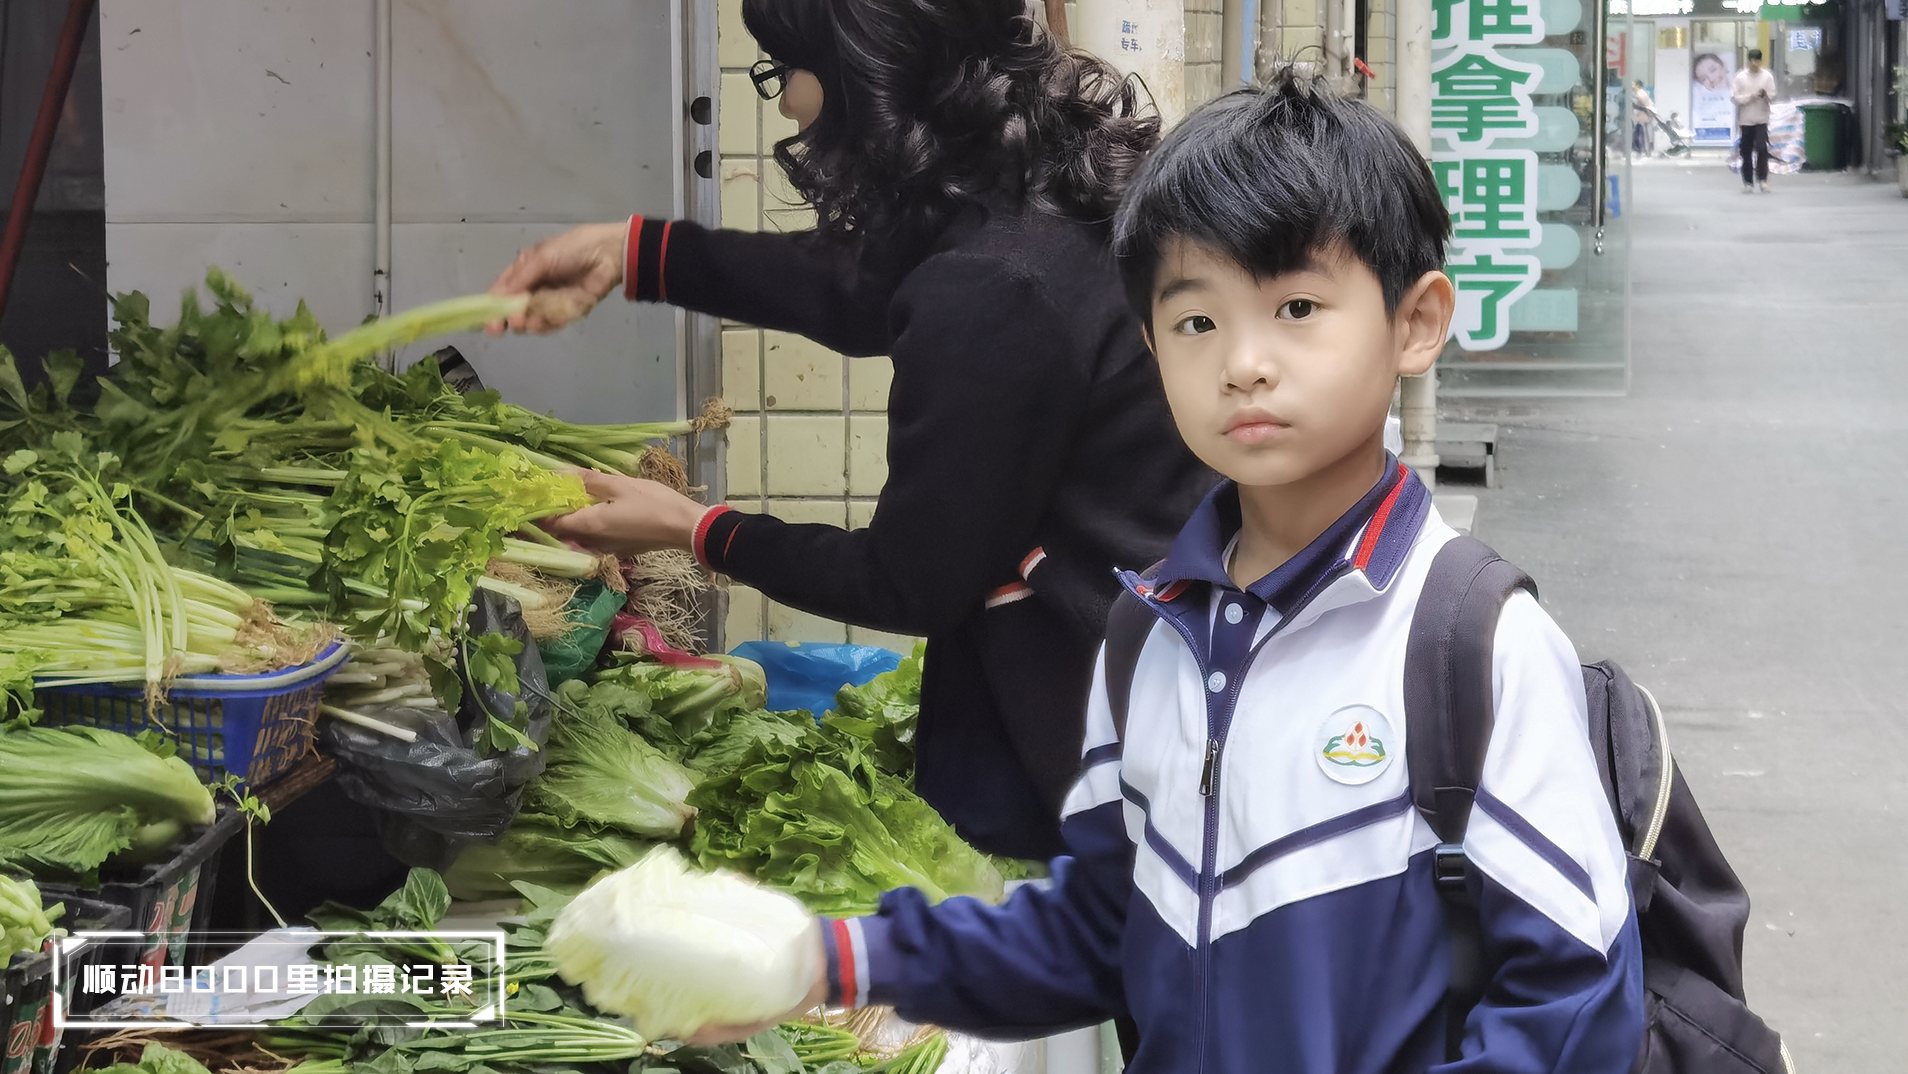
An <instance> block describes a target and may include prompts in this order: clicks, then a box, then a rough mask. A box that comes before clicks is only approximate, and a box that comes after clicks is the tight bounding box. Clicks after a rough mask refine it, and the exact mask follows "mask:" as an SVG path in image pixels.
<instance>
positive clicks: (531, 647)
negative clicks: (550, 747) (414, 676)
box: [319, 590, 550, 869]
mask: <svg viewBox="0 0 1908 1074" xmlns="http://www.w3.org/2000/svg"><path fill="white" fill-rule="evenodd" d="M468 633H469V635H470V636H472V637H482V636H484V635H487V634H502V635H504V636H506V637H509V638H512V639H515V640H516V641H517V642H519V643H520V644H521V645H522V648H521V649H520V650H519V651H518V653H517V654H516V656H515V657H514V658H513V659H514V661H515V664H516V672H517V680H518V693H516V694H509V693H505V692H504V691H502V690H499V689H497V688H495V687H491V686H486V685H483V684H481V683H475V682H472V680H471V676H470V674H469V672H468V670H467V669H466V668H465V667H464V659H463V654H462V651H461V649H460V652H459V655H458V676H459V678H460V679H461V680H462V683H463V698H462V703H461V704H460V705H459V707H458V712H457V715H456V716H455V717H452V716H451V715H450V714H449V713H446V712H445V711H443V710H442V709H441V708H429V709H417V708H401V707H395V706H390V707H381V708H373V709H369V710H367V711H366V712H365V713H364V714H365V715H367V716H371V717H373V718H375V719H377V720H380V721H382V722H385V723H389V724H392V725H394V726H397V727H402V728H406V729H408V730H411V731H415V732H416V733H417V741H415V742H404V741H402V740H400V739H397V738H393V737H391V736H389V735H386V734H382V733H380V732H377V731H373V730H370V729H368V728H363V727H359V726H357V725H355V724H350V723H346V722H344V721H343V720H326V721H325V722H324V724H323V725H322V727H321V729H320V735H319V747H320V749H321V750H322V751H323V752H325V753H328V754H330V755H331V756H333V757H335V758H337V760H338V785H339V787H340V788H341V789H343V791H344V792H345V794H346V795H348V796H349V797H350V798H351V799H352V800H353V801H355V802H358V803H360V804H363V805H367V806H370V807H372V808H374V809H376V810H378V811H379V818H378V827H379V831H380V834H381V835H382V837H383V840H384V843H385V847H386V849H388V850H389V851H390V852H391V853H392V854H393V855H394V856H396V857H397V858H398V859H399V860H401V861H403V862H405V863H406V864H408V865H416V866H423V867H425V868H431V869H446V868H449V867H450V863H451V862H452V861H454V860H456V858H457V855H458V853H459V852H461V851H462V850H463V848H464V847H466V846H468V845H470V844H471V843H494V842H496V841H497V840H498V839H501V838H502V837H503V833H504V830H505V829H506V828H508V827H510V822H511V821H512V820H513V819H515V818H516V815H517V804H518V802H519V800H520V799H521V798H522V797H523V786H524V784H526V783H528V782H529V781H530V780H531V779H533V778H535V777H536V776H537V775H539V774H540V773H541V772H542V771H543V752H542V750H541V749H540V748H539V749H531V748H529V747H527V746H518V747H516V748H514V749H511V750H509V751H507V752H504V753H491V754H489V755H486V753H485V751H483V750H480V749H479V748H478V741H479V737H480V736H481V735H483V734H484V733H485V730H486V726H487V723H488V718H489V714H490V713H496V714H497V715H499V716H501V717H504V718H506V719H508V718H509V717H510V716H511V714H513V713H515V712H516V708H517V704H518V702H520V701H521V702H522V703H523V704H524V705H525V706H526V708H527V709H528V726H527V728H526V729H525V730H526V734H527V735H528V737H529V739H530V741H532V742H534V743H536V744H537V746H538V747H541V746H542V744H543V741H544V739H545V737H546V736H548V734H549V731H550V703H549V695H550V691H549V682H548V679H547V678H546V676H545V674H544V669H543V658H542V657H541V656H539V655H538V654H537V646H536V642H535V641H534V640H533V639H532V638H531V637H530V631H529V628H527V627H526V626H524V622H523V615H522V613H521V612H520V611H519V610H518V608H517V603H516V601H514V600H511V599H510V598H508V597H501V596H498V595H496V594H494V593H490V592H487V591H483V590H479V591H478V593H477V597H476V599H475V600H474V601H473V602H472V606H471V611H470V616H469V620H468Z"/></svg>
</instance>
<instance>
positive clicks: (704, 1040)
mask: <svg viewBox="0 0 1908 1074" xmlns="http://www.w3.org/2000/svg"><path fill="white" fill-rule="evenodd" d="M808 942H809V944H810V946H811V947H812V948H813V950H814V953H815V980H814V983H813V984H811V985H810V986H809V989H808V995H807V996H806V997H804V998H803V999H802V1002H801V1004H800V1005H799V1006H797V1007H796V1008H795V1009H794V1010H792V1011H788V1012H786V1013H784V1014H781V1015H778V1016H776V1017H774V1018H771V1019H769V1020H768V1021H766V1022H757V1023H756V1024H754V1025H747V1026H703V1027H702V1028H701V1029H699V1030H697V1031H696V1032H695V1033H694V1034H692V1035H691V1036H690V1037H689V1039H688V1040H687V1041H684V1042H683V1043H685V1044H693V1045H696V1046H697V1047H701V1048H709V1047H713V1046H715V1045H718V1044H738V1043H740V1042H742V1041H745V1040H748V1039H749V1038H750V1037H753V1036H755V1035H756V1034H757V1033H760V1032H762V1031H764V1030H768V1029H774V1028H775V1027H776V1026H779V1025H781V1024H782V1023H783V1022H793V1021H797V1020H798V1019H800V1018H801V1017H802V1016H804V1015H806V1014H808V1012H810V1011H812V1010H814V1009H815V1008H817V1007H819V1006H821V1005H822V1004H824V1003H826V1002H828V957H827V955H826V954H825V953H824V952H823V951H822V934H821V919H820V918H816V919H815V923H814V927H813V928H811V929H810V930H809V933H808Z"/></svg>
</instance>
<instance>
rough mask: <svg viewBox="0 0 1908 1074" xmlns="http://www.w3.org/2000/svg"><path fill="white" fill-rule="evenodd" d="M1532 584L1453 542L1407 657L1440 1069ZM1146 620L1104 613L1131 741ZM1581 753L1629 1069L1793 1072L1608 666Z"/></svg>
mask: <svg viewBox="0 0 1908 1074" xmlns="http://www.w3.org/2000/svg"><path fill="white" fill-rule="evenodd" d="M1518 589H1527V590H1529V591H1530V592H1531V595H1532V596H1535V595H1536V592H1537V589H1536V586H1535V584H1534V583H1532V582H1531V580H1530V578H1529V576H1527V575H1526V574H1524V572H1523V571H1521V570H1518V569H1517V568H1516V567H1514V566H1512V565H1511V564H1510V563H1508V562H1506V561H1504V560H1503V559H1500V558H1499V557H1498V555H1497V553H1495V552H1493V551H1492V550H1491V549H1490V548H1489V546H1487V545H1485V544H1483V543H1482V542H1480V541H1477V540H1474V539H1472V538H1470V537H1458V538H1456V539H1454V540H1452V541H1450V542H1449V543H1447V544H1446V545H1445V546H1444V547H1443V548H1442V549H1440V550H1439V552H1438V554H1437V557H1436V558H1435V559H1434V560H1433V561H1432V564H1431V570H1430V574H1429V575H1428V576H1427V577H1426V579H1425V583H1424V590H1423V593H1422V594H1421V595H1420V596H1419V598H1418V607H1417V611H1416V612H1415V613H1414V615H1413V616H1412V621H1411V636H1410V639H1409V641H1408V642H1407V644H1406V647H1405V681H1404V693H1405V712H1406V719H1407V720H1408V721H1409V722H1410V724H1411V741H1410V744H1409V745H1408V746H1407V748H1406V761H1407V764H1408V766H1409V772H1410V782H1411V794H1412V799H1413V801H1414V803H1415V804H1416V806H1417V808H1418V811H1419V813H1420V814H1421V815H1422V816H1423V817H1424V819H1425V821H1426V822H1427V823H1428V824H1429V825H1430V826H1431V830H1432V831H1433V832H1435V833H1436V834H1437V837H1438V840H1439V845H1438V846H1437V848H1436V849H1435V850H1434V851H1433V854H1434V855H1435V860H1434V866H1433V872H1434V875H1435V877H1436V881H1435V882H1436V884H1437V886H1438V893H1439V896H1440V898H1441V900H1442V903H1443V905H1444V909H1445V919H1446V923H1447V925H1448V926H1449V929H1450V932H1451V934H1452V937H1453V943H1452V962H1453V966H1452V974H1451V984H1450V987H1449V989H1448V990H1447V992H1446V995H1445V1018H1446V1027H1447V1032H1446V1036H1445V1040H1446V1048H1447V1050H1448V1058H1450V1059H1452V1060H1456V1059H1457V1058H1458V1047H1459V1045H1460V1043H1461V1042H1462V1040H1463V1027H1464V1021H1465V1017H1466V1016H1467V1015H1468V1014H1469V1013H1470V1010H1471V1008H1472V1007H1473V1006H1474V1005H1475V1004H1476V1003H1477V1001H1478V999H1479V998H1481V997H1482V996H1483V994H1484V988H1485V986H1486V984H1487V983H1488V982H1489V980H1490V973H1489V970H1488V968H1487V967H1486V966H1485V963H1484V953H1483V945H1482V941H1481V937H1480V932H1479V927H1478V919H1477V908H1476V906H1475V905H1474V904H1473V902H1472V901H1471V896H1470V894H1469V893H1468V891H1467V889H1466V885H1465V882H1466V879H1467V878H1468V876H1469V871H1470V863H1469V860H1468V859H1467V858H1466V856H1465V853H1464V831H1465V827H1466V825H1467V824H1468V823H1469V821H1470V814H1471V802H1472V799H1473V798H1474V797H1475V795H1476V793H1477V785H1478V781H1479V779H1480V777H1481V776H1482V774H1483V769H1484V754H1485V749H1486V747H1487V746H1488V745H1489V743H1490V738H1491V725H1492V722H1493V720H1494V713H1493V712H1492V711H1491V706H1492V701H1493V696H1494V695H1493V690H1492V670H1491V643H1492V639H1493V638H1494V636H1495V634H1496V629H1497V616H1498V613H1499V612H1500V611H1501V610H1502V609H1503V606H1504V602H1505V601H1506V600H1507V599H1509V598H1510V596H1511V594H1512V593H1513V592H1514V591H1516V590H1518ZM1157 621H1158V619H1157V617H1156V616H1155V615H1154V614H1153V613H1152V612H1151V611H1150V610H1149V609H1147V608H1146V607H1145V605H1143V604H1141V603H1140V601H1139V600H1138V599H1137V598H1135V597H1133V596H1132V595H1131V594H1122V595H1121V597H1120V599H1119V601H1118V602H1116V603H1115V604H1114V606H1113V608H1112V610H1111V612H1110V613H1109V614H1108V616H1107V633H1106V690H1107V699H1108V701H1109V703H1110V705H1111V707H1112V712H1113V725H1114V728H1115V731H1116V733H1117V734H1118V736H1119V738H1120V739H1121V741H1124V740H1125V738H1126V709H1127V704H1128V701H1129V700H1130V698H1131V696H1132V688H1133V672H1134V668H1135V667H1136V665H1137V664H1138V663H1139V654H1140V649H1141V648H1142V647H1143V646H1144V645H1145V643H1146V638H1147V636H1148V635H1149V634H1150V633H1151V632H1152V628H1153V624H1154V623H1155V622H1157ZM1583 681H1584V692H1585V696H1586V699H1587V700H1588V702H1589V709H1590V744H1591V747H1592V752H1593V753H1594V754H1595V755H1596V759H1597V770H1598V774H1599V775H1600V776H1601V777H1602V780H1603V789H1604V792H1605V794H1606V795H1607V796H1608V797H1609V802H1610V808H1611V812H1612V813H1613V814H1614V816H1615V817H1616V821H1617V831H1618V833H1619V834H1620V835H1621V836H1622V837H1623V840H1624V842H1625V844H1626V845H1627V847H1628V849H1629V856H1630V891H1631V897H1632V899H1633V900H1634V902H1635V904H1636V915H1637V924H1638V926H1639V929H1640V932H1641V935H1642V941H1643V986H1644V993H1645V997H1644V1000H1645V1021H1646V1024H1645V1030H1644V1035H1643V1047H1642V1051H1641V1052H1640V1053H1639V1054H1638V1056H1637V1060H1636V1065H1635V1067H1634V1068H1633V1074H1794V1071H1795V1066H1794V1063H1793V1062H1792V1061H1791V1059H1790V1058H1789V1050H1788V1047H1787V1045H1785V1044H1784V1043H1783V1042H1782V1038H1781V1037H1780V1036H1779V1035H1777V1034H1776V1032H1775V1031H1774V1030H1772V1029H1770V1028H1769V1027H1768V1026H1767V1025H1766V1024H1764V1023H1763V1021H1762V1019H1761V1018H1758V1017H1757V1016H1756V1015H1755V1014H1754V1013H1753V1012H1751V1011H1750V1010H1749V1008H1748V1006H1747V1004H1746V1002H1745V1001H1744V999H1743V988H1742V936H1743V929H1744V928H1745V927H1746V926H1747V924H1748V921H1749V894H1748V892H1746V891H1744V890H1743V887H1742V882H1741V881H1740V880H1738V879H1737V878H1736V874H1735V872H1734V871H1733V870H1731V869H1730V868H1729V863H1728V862H1727V861H1726V860H1724V858H1723V855H1722V850H1721V849H1720V848H1719V847H1717V845H1716V839H1715V837H1714V836H1713V835H1711V834H1710V831H1709V825H1708V824H1707V823H1705V822H1704V820H1703V815H1702V811H1701V810H1699V809H1698V808H1697V806H1696V799H1695V798H1694V796H1692V795H1691V794H1690V792H1689V787H1688V786H1687V785H1686V784H1685V783H1684V782H1683V777H1682V774H1681V773H1679V772H1677V771H1676V765H1675V763H1674V760H1673V759H1672V757H1671V754H1670V748H1669V735H1668V727H1667V725H1666V724H1665V722H1664V720H1663V714H1662V711H1661V710H1660V709H1659V708H1658V707H1657V704H1656V699H1655V698H1653V697H1651V696H1650V693H1649V691H1648V690H1645V689H1644V688H1642V687H1641V686H1638V685H1636V684H1635V683H1633V682H1631V681H1630V678H1629V676H1627V675H1625V674H1624V673H1623V669H1621V668H1619V667H1617V666H1616V665H1615V664H1614V663H1611V662H1609V661H1605V662H1603V663H1599V664H1589V665H1586V666H1585V667H1584V668H1583Z"/></svg>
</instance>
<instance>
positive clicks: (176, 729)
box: [34, 641, 351, 787]
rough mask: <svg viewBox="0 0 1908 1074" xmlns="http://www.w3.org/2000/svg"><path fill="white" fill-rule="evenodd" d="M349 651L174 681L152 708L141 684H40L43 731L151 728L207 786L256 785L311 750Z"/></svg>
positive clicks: (333, 649) (338, 648)
mask: <svg viewBox="0 0 1908 1074" xmlns="http://www.w3.org/2000/svg"><path fill="white" fill-rule="evenodd" d="M350 656H351V654H350V653H349V652H347V651H346V649H345V646H344V643H343V642H341V641H339V642H332V643H331V645H330V646H328V647H327V648H326V649H325V650H324V651H323V652H321V653H319V654H318V657H317V658H316V659H314V660H313V661H311V662H310V663H308V664H300V665H299V666H298V667H295V668H285V669H283V670H281V671H272V672H267V673H266V674H263V675H198V676H190V677H187V676H182V677H180V678H177V679H174V680H172V685H171V686H170V687H169V688H168V689H167V691H166V700H165V703H164V704H161V705H159V706H158V707H157V708H155V709H153V710H151V711H150V712H149V711H148V710H147V706H146V693H145V687H144V686H143V685H123V686H121V685H113V686H90V685H89V686H38V687H35V689H34V697H35V699H36V701H37V703H38V704H39V706H40V709H41V711H42V712H43V713H44V715H42V716H41V717H40V723H41V725H42V726H46V727H66V726H71V725H73V724H83V725H85V726H88V727H103V728H106V729H107V730H110V731H120V732H123V733H125V734H128V735H136V734H139V733H140V732H141V731H145V730H148V729H150V730H154V731H158V732H160V733H162V734H167V735H170V736H171V737H172V738H173V739H174V741H176V742H178V744H179V756H180V757H181V758H184V759H185V761H186V762H187V763H188V764H190V765H192V767H193V768H195V769H197V770H198V773H199V776H200V777H201V778H202V779H204V780H206V781H207V782H208V783H217V782H218V781H219V780H221V779H224V778H225V776H226V774H227V773H228V772H235V773H237V774H238V775H240V776H241V777H243V778H244V780H245V782H246V783H247V784H249V785H251V786H254V787H256V786H259V785H262V784H265V783H269V782H271V780H272V779H273V778H275V777H277V776H279V775H281V774H283V773H284V772H286V771H288V770H289V769H290V768H291V767H292V766H293V765H295V764H297V763H298V762H299V760H300V759H302V758H303V757H304V756H305V754H306V753H309V752H310V751H311V744H312V729H313V724H314V723H315V722H316V720H317V719H318V705H319V697H320V695H321V694H322V693H323V692H324V685H325V680H326V679H328V678H330V677H331V674H332V672H335V671H337V670H338V667H339V666H340V665H342V664H343V663H344V662H345V661H346V660H348V659H350Z"/></svg>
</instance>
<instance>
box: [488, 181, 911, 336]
mask: <svg viewBox="0 0 1908 1074" xmlns="http://www.w3.org/2000/svg"><path fill="white" fill-rule="evenodd" d="M618 286H621V287H622V288H623V293H624V297H626V298H629V299H631V300H641V301H646V302H670V303H673V304H675V305H678V306H681V307H683V308H685V309H691V310H695V311H697V312H699V313H708V314H713V315H715V316H717V317H726V318H729V319H731V320H737V321H745V322H747V323H749V324H753V325H757V326H759V327H762V328H773V329H778V330H782V331H788V332H796V333H800V334H801V335H804V336H807V337H808V338H810V339H813V340H815V341H816V342H818V343H820V344H822V345H823V346H825V347H829V348H832V349H834V350H838V351H841V352H842V353H844V354H851V355H872V354H881V353H884V352H885V351H886V350H887V347H888V325H887V304H888V298H889V296H890V295H891V293H892V286H891V285H890V284H888V283H887V282H886V281H884V280H881V279H878V278H876V277H875V276H874V275H872V274H870V273H868V272H866V271H865V270H864V267H863V266H862V264H861V263H860V262H859V261H858V260H857V259H855V258H853V257H850V256H848V255H847V254H846V253H845V252H844V251H840V250H836V249H833V248H831V247H829V246H827V245H826V244H825V243H823V242H822V241H821V240H820V239H819V238H818V237H817V236H816V235H815V233H813V232H796V233H793V234H785V235H784V234H772V233H755V232H744V231H721V230H712V229H709V228H704V227H701V226H700V225H697V224H693V223H690V222H688V221H686V220H652V219H647V218H645V217H641V216H633V217H631V218H630V219H629V220H628V221H627V222H624V223H615V224H585V225H583V226H581V227H577V228H572V229H571V230H569V231H566V232H564V233H563V234H561V235H557V236H555V237H553V238H549V239H545V240H544V241H542V242H540V243H537V244H536V245H535V246H532V247H530V248H528V249H526V250H524V251H522V252H521V253H519V254H518V255H517V260H516V261H515V262H513V263H512V264H511V266H510V267H509V268H507V269H505V270H504V272H503V274H502V275H500V276H498V277H497V281H496V282H495V283H493V284H491V286H490V290H491V292H492V293H493V294H528V295H530V296H531V303H530V306H529V308H528V309H526V310H525V311H524V312H523V313H522V314H519V315H518V316H516V317H513V318H511V319H510V320H509V321H508V322H505V323H499V324H495V325H492V326H491V331H492V333H493V334H495V333H497V332H501V331H503V330H504V329H505V328H506V327H508V328H509V329H512V330H514V331H518V332H554V331H556V330H557V329H559V328H562V327H563V326H565V325H567V324H569V323H570V322H572V321H575V320H578V319H580V318H582V317H583V316H584V315H586V314H588V313H589V312H590V310H592V309H594V308H595V307H596V304H597V303H598V302H600V301H602V300H603V299H604V298H605V297H606V296H608V295H609V293H610V292H611V291H613V290H615V289H616V288H617V287H618Z"/></svg>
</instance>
